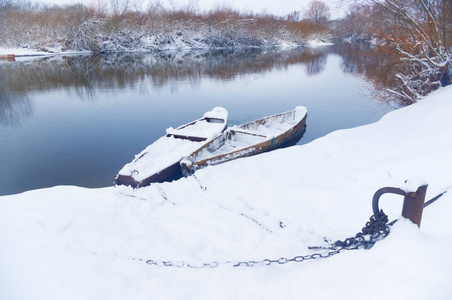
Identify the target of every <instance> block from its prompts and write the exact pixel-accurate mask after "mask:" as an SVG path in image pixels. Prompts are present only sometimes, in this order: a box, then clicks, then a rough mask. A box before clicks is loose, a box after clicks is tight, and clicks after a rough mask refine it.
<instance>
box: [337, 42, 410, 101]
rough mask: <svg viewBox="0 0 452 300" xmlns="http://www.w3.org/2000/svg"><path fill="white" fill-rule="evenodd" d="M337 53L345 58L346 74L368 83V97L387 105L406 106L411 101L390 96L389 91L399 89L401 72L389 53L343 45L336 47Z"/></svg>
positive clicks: (344, 67) (364, 47) (344, 69)
mask: <svg viewBox="0 0 452 300" xmlns="http://www.w3.org/2000/svg"><path fill="white" fill-rule="evenodd" d="M335 51H336V52H337V53H338V54H339V55H340V56H341V57H342V58H343V60H342V70H343V72H344V73H348V74H352V75H355V76H359V77H361V78H363V79H364V80H365V82H366V83H367V85H366V88H367V89H366V90H367V94H368V96H370V97H371V98H373V99H374V100H377V101H379V102H381V103H383V104H385V105H393V106H405V105H409V104H412V102H411V101H407V100H406V99H400V98H397V97H394V95H392V96H391V95H389V94H388V93H387V91H388V90H393V91H397V90H398V89H399V86H398V84H399V83H398V82H397V80H396V78H397V73H398V72H399V71H400V70H399V68H398V66H397V65H396V62H397V60H395V59H393V58H392V59H391V58H390V57H389V56H388V55H389V54H387V53H382V52H381V51H379V50H378V48H374V47H371V46H370V45H369V46H358V45H351V44H348V43H341V44H338V45H336V47H335Z"/></svg>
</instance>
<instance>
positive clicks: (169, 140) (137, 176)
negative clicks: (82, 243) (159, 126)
mask: <svg viewBox="0 0 452 300" xmlns="http://www.w3.org/2000/svg"><path fill="white" fill-rule="evenodd" d="M227 118H228V112H227V110H226V109H224V108H222V107H215V108H214V109H213V110H212V111H209V112H206V113H205V114H204V116H203V118H201V119H198V120H195V121H193V122H191V123H188V124H186V125H182V126H180V127H178V128H176V129H174V128H171V127H170V128H168V129H167V130H166V135H165V136H163V137H161V138H159V139H158V140H157V141H155V142H154V143H152V144H151V145H149V146H148V147H147V148H146V149H144V150H143V151H142V152H141V153H140V154H138V155H136V156H135V159H134V160H133V161H132V162H130V163H128V164H126V165H125V166H124V167H123V168H122V169H121V170H120V171H119V173H118V175H116V177H115V180H114V182H115V184H117V185H121V184H122V185H130V186H132V187H142V186H147V185H149V184H151V183H152V182H164V181H168V180H171V179H175V178H177V177H178V176H179V177H180V176H181V175H182V173H181V169H180V164H179V162H180V161H181V159H183V158H184V157H186V156H188V155H190V153H193V152H194V151H196V150H197V149H199V148H200V147H202V146H203V145H205V144H206V143H208V142H209V141H210V140H211V139H213V138H214V137H216V136H217V135H219V134H220V133H222V132H223V131H224V130H225V129H226V127H227Z"/></svg>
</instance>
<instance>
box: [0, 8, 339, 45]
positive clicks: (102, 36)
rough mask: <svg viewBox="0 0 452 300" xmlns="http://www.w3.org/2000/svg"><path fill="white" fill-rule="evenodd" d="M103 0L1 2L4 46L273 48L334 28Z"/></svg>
mask: <svg viewBox="0 0 452 300" xmlns="http://www.w3.org/2000/svg"><path fill="white" fill-rule="evenodd" d="M143 3H144V1H133V0H97V1H93V2H92V4H91V5H88V6H86V5H82V4H77V5H42V4H41V5H37V4H31V3H29V2H24V1H19V0H0V9H1V14H0V27H1V28H2V30H1V31H0V46H9V47H30V48H34V49H36V48H38V49H42V50H48V51H51V49H52V48H56V47H60V48H61V50H90V51H93V52H124V51H134V50H135V51H140V50H141V51H152V50H165V49H167V48H169V47H172V48H177V47H186V48H211V49H217V48H246V47H272V46H278V45H281V44H282V43H291V44H293V45H301V44H303V42H304V41H306V40H307V39H310V38H323V39H328V38H330V37H331V32H330V28H329V27H328V26H327V25H326V24H323V23H319V22H316V21H314V20H311V19H306V18H297V19H295V18H289V17H277V16H274V15H272V14H267V13H260V14H255V13H252V12H241V11H238V10H235V9H233V8H230V7H218V8H215V9H212V10H210V11H206V12H201V11H200V10H199V9H197V7H196V6H195V5H194V4H192V3H189V4H188V5H186V6H183V7H178V6H174V5H173V6H169V7H168V6H167V5H164V4H162V3H161V2H159V1H149V2H147V5H146V7H145V6H144V5H143Z"/></svg>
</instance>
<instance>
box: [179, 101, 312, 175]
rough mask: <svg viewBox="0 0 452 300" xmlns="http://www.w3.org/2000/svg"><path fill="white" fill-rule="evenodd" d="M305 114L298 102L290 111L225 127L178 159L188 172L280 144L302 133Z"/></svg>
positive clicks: (263, 150) (288, 141) (253, 153)
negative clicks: (180, 159) (217, 134)
mask: <svg viewBox="0 0 452 300" xmlns="http://www.w3.org/2000/svg"><path fill="white" fill-rule="evenodd" d="M306 118H307V109H306V107H304V106H297V107H296V108H295V109H293V110H291V111H287V112H283V113H280V114H276V115H272V116H269V117H265V118H263V119H259V120H256V121H253V122H250V123H246V124H243V125H240V126H234V127H231V128H228V129H227V130H226V131H225V132H223V133H222V134H220V135H219V136H217V137H216V138H214V139H213V140H211V141H210V142H208V143H207V144H205V145H204V146H202V147H201V148H199V149H198V150H196V151H194V152H193V153H192V154H191V155H189V156H187V157H186V158H184V159H183V160H182V161H181V162H180V164H181V167H182V172H183V174H184V175H186V176H187V175H190V174H193V173H194V172H195V171H196V170H197V169H200V168H203V167H206V166H209V165H216V164H221V163H224V162H227V161H230V160H233V159H237V158H240V157H246V156H251V155H256V154H259V153H262V152H265V151H269V150H273V149H276V148H279V147H282V146H284V145H286V144H288V143H291V141H293V140H294V139H297V138H298V139H299V138H300V137H301V136H302V135H303V133H304V131H305V130H306Z"/></svg>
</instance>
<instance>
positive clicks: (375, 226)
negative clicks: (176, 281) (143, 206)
mask: <svg viewBox="0 0 452 300" xmlns="http://www.w3.org/2000/svg"><path fill="white" fill-rule="evenodd" d="M387 223H388V216H387V215H386V214H385V213H384V212H383V210H380V211H379V212H378V213H376V214H374V215H373V216H371V217H370V218H369V221H368V222H367V223H366V226H365V227H363V229H362V230H361V232H358V233H357V234H356V235H355V236H354V237H349V238H347V239H345V240H343V241H340V240H338V241H336V242H334V243H333V244H331V245H330V246H329V247H309V249H311V250H317V249H328V250H330V251H328V252H323V253H313V254H307V255H298V256H295V257H293V258H290V259H289V258H285V257H281V258H279V259H263V260H257V261H256V260H249V261H239V262H232V261H224V262H218V261H211V262H208V263H201V264H199V265H196V264H190V263H187V262H183V261H159V260H152V259H148V260H143V259H134V260H139V261H146V263H147V264H148V265H151V266H158V267H175V268H184V267H187V268H196V269H199V268H217V267H219V266H220V265H232V266H233V267H254V266H269V265H271V264H279V265H284V264H287V263H290V262H296V263H300V262H304V261H308V260H314V259H320V258H328V257H331V256H333V255H336V254H339V253H341V252H342V251H344V250H357V249H361V248H363V249H370V248H372V247H373V245H374V244H375V243H376V242H378V241H380V240H382V239H383V238H385V237H386V236H387V235H388V234H389V232H390V230H389V225H388V224H387Z"/></svg>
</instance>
